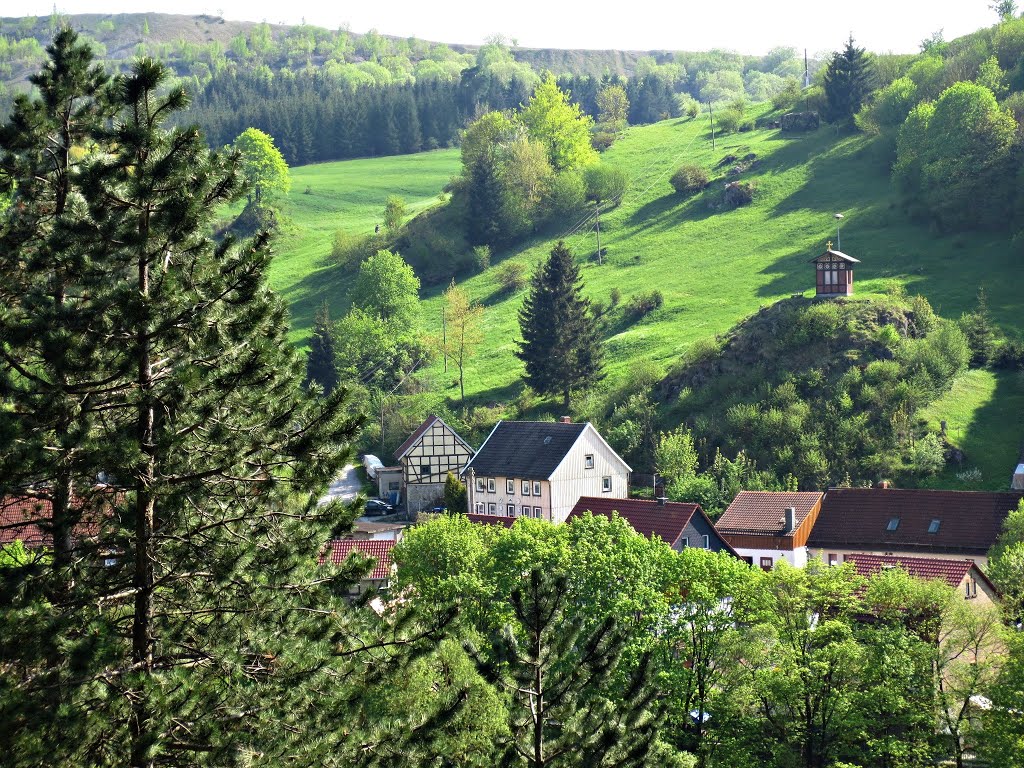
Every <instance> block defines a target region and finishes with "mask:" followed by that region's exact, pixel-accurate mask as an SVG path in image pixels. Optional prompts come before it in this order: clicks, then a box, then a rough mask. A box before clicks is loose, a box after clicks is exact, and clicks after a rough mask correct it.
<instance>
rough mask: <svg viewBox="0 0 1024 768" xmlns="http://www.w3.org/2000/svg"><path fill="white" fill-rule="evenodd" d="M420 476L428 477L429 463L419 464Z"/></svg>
mask: <svg viewBox="0 0 1024 768" xmlns="http://www.w3.org/2000/svg"><path fill="white" fill-rule="evenodd" d="M420 476H421V477H430V465H429V464H420Z"/></svg>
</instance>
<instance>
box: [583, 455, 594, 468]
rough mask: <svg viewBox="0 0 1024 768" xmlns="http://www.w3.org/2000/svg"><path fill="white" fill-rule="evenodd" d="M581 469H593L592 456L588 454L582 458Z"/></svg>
mask: <svg viewBox="0 0 1024 768" xmlns="http://www.w3.org/2000/svg"><path fill="white" fill-rule="evenodd" d="M583 468H584V469H593V468H594V454H592V453H588V454H587V455H586V456H584V457H583Z"/></svg>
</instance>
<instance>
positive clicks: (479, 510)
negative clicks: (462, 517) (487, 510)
mask: <svg viewBox="0 0 1024 768" xmlns="http://www.w3.org/2000/svg"><path fill="white" fill-rule="evenodd" d="M475 509H476V513H477V514H478V515H482V514H484V503H483V502H482V501H478V502H477V503H476V507H475Z"/></svg>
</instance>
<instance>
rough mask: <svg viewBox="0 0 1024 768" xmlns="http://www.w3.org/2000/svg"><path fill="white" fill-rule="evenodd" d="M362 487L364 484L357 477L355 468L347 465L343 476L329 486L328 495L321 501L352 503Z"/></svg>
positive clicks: (342, 473) (342, 472)
mask: <svg viewBox="0 0 1024 768" xmlns="http://www.w3.org/2000/svg"><path fill="white" fill-rule="evenodd" d="M362 487H363V486H362V483H360V482H359V476H358V475H356V468H355V466H354V465H352V464H346V465H345V468H344V469H343V470H342V471H341V474H340V475H338V476H337V477H336V478H335V479H334V480H333V481H332V482H331V484H330V485H329V486H327V494H326V495H325V496H324V497H323V498H322V499H320V501H321V502H322V503H327V502H328V501H334V500H335V499H340V500H341V501H351V500H352V499H354V498H355V497H356V494H357V493H359V491H360V490H362Z"/></svg>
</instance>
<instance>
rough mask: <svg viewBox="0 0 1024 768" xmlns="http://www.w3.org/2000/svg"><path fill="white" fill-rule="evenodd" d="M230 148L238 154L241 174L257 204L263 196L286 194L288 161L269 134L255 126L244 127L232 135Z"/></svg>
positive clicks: (289, 185) (288, 180)
mask: <svg viewBox="0 0 1024 768" xmlns="http://www.w3.org/2000/svg"><path fill="white" fill-rule="evenodd" d="M232 149H233V150H234V151H235V152H237V153H238V155H239V162H240V164H241V169H242V175H243V176H244V177H245V180H246V183H247V184H248V185H249V187H250V188H251V190H252V191H253V193H254V194H255V203H256V204H257V205H259V204H261V203H262V202H263V198H264V196H266V197H267V198H270V197H271V196H272V195H274V194H275V193H280V194H283V195H285V194H288V190H289V189H291V184H292V182H291V178H290V177H289V175H288V164H287V163H286V162H285V161H284V157H282V156H281V152H280V151H279V150H278V149H277V147H275V146H274V139H273V138H272V137H271V136H269V135H268V134H266V133H264V132H263V131H261V130H259V129H258V128H246V129H245V130H244V131H242V133H241V134H239V136H238V138H236V139H235V141H234V143H233V144H232Z"/></svg>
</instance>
